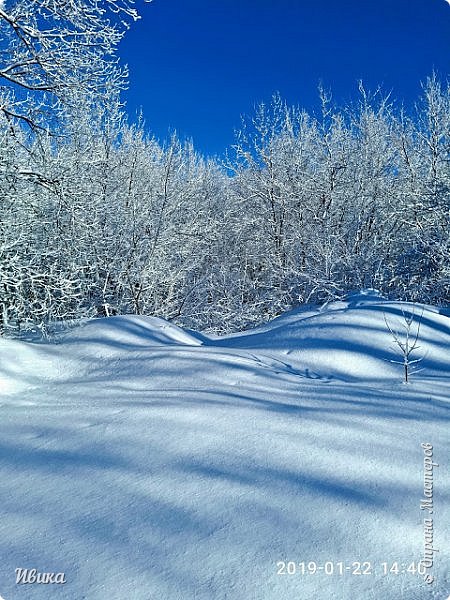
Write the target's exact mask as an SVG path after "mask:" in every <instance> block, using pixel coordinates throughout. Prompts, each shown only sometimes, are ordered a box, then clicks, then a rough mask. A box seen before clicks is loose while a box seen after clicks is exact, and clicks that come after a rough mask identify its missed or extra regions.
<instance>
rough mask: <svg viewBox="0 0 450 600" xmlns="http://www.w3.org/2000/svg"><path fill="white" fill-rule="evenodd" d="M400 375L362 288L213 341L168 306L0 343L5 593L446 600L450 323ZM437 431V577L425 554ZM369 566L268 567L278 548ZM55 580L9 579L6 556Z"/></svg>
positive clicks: (432, 332) (398, 310) (436, 323)
mask: <svg viewBox="0 0 450 600" xmlns="http://www.w3.org/2000/svg"><path fill="white" fill-rule="evenodd" d="M422 308H423V315H422V318H421V320H422V323H421V329H420V338H419V339H420V349H419V350H418V355H420V356H421V357H423V360H422V362H421V363H420V367H421V369H422V370H421V371H420V372H419V373H417V374H415V375H413V376H412V379H411V381H412V383H411V384H410V385H405V384H403V383H402V367H401V365H398V364H396V363H393V362H391V360H393V359H395V358H398V354H396V351H395V349H394V345H393V343H392V336H391V334H390V333H389V331H388V330H387V328H386V324H385V317H387V318H388V319H389V322H392V323H393V324H394V325H395V326H398V327H399V329H400V330H401V323H402V319H403V315H402V310H403V311H404V312H406V313H408V311H410V312H411V311H412V310H413V307H412V305H408V304H406V303H397V302H393V301H389V300H386V299H384V298H382V297H381V296H379V295H378V294H376V293H368V292H364V293H360V294H353V295H350V296H349V297H348V298H347V299H345V300H342V301H340V302H335V303H330V304H328V305H325V306H322V307H313V306H309V307H306V308H304V309H297V310H294V311H292V312H290V313H287V314H286V315H283V316H281V317H279V318H278V319H275V320H274V321H272V322H271V323H269V324H266V325H264V326H261V327H259V328H257V329H254V330H252V331H248V332H244V333H241V334H234V335H231V336H225V337H220V338H212V337H211V338H208V337H206V336H204V335H201V334H196V333H195V332H190V331H185V330H183V329H181V328H179V327H176V326H175V325H173V324H171V323H168V322H166V321H164V320H163V319H158V318H153V317H137V316H121V317H109V318H104V319H97V320H92V321H87V322H85V323H83V324H81V325H80V326H79V327H77V328H75V329H72V330H71V331H69V332H66V333H60V334H58V336H57V337H56V339H54V340H52V342H46V343H30V342H24V341H17V340H11V339H4V338H3V339H0V352H1V363H0V386H1V387H0V390H1V392H0V411H1V413H0V414H1V434H2V435H1V441H0V495H1V498H2V503H1V505H0V511H1V516H0V534H1V535H0V540H1V550H2V561H1V564H0V594H1V595H2V596H3V597H4V598H5V600H10V599H12V598H14V599H22V598H23V599H25V598H26V599H27V600H28V599H31V600H34V599H44V598H45V599H47V598H53V597H55V598H56V597H57V598H60V599H64V600H65V599H67V600H69V599H70V600H73V599H77V600H78V599H80V600H81V599H83V598H85V599H89V600H119V599H120V600H123V599H124V598H127V599H128V598H130V599H131V598H132V599H133V600H150V599H161V600H178V599H180V600H191V599H192V600H194V599H195V600H225V599H227V600H299V599H300V600H316V599H319V598H320V599H321V600H334V599H339V600H350V599H351V600H353V599H356V598H357V599H358V600H379V599H381V598H382V599H383V600H398V599H404V600H424V599H428V598H433V599H442V598H446V597H447V596H448V592H449V589H450V580H449V575H448V559H449V552H450V542H449V537H448V523H449V522H450V495H449V491H448V490H449V489H450V487H449V485H450V475H449V463H448V457H449V455H450V453H449V449H450V448H449V446H450V444H449V442H450V439H449V433H448V432H449V427H448V419H449V415H450V412H449V409H450V393H449V391H450V352H449V347H450V320H449V317H448V316H446V315H445V314H444V311H442V310H441V309H439V308H437V307H432V306H423V307H422V306H420V307H417V306H416V307H414V311H415V314H416V315H417V318H418V317H419V315H420V314H421V311H422ZM424 442H429V443H431V444H432V445H433V457H434V459H435V462H437V463H439V467H436V468H435V469H434V497H433V500H434V513H433V523H434V542H433V547H434V548H436V549H438V550H439V552H437V553H436V554H435V559H434V565H433V567H432V568H431V569H430V570H429V573H430V574H432V575H433V576H434V578H435V581H434V583H432V584H427V583H425V582H424V580H423V577H422V576H419V575H417V574H416V575H413V574H411V573H406V572H404V573H399V574H398V575H395V574H388V575H383V574H382V572H381V570H382V563H383V562H388V563H391V562H393V561H398V562H399V563H400V564H401V563H403V564H404V565H405V566H408V565H409V564H410V563H411V562H413V561H415V562H416V563H417V562H418V561H419V560H420V559H421V558H422V556H423V552H424V533H423V518H424V516H427V515H425V513H424V511H423V510H421V509H420V501H421V499H422V498H423V458H424V451H423V449H422V447H421V443H424ZM279 561H286V562H287V561H295V562H296V563H297V565H298V563H300V562H306V563H307V562H309V561H315V562H316V563H317V564H318V565H324V563H325V562H326V561H332V562H333V563H334V565H335V569H337V568H338V567H337V566H336V565H337V563H339V562H343V563H345V564H347V565H349V564H351V563H352V562H353V561H360V562H364V561H368V562H370V563H371V568H372V571H375V573H373V572H372V574H368V575H352V574H350V572H349V571H347V572H346V573H344V574H343V575H337V574H333V575H326V574H325V573H324V572H323V571H321V572H319V573H316V574H314V575H310V574H305V575H302V574H300V573H299V567H298V566H297V567H296V571H297V572H296V574H295V575H287V574H286V575H277V568H278V567H277V562H279ZM16 568H28V569H32V568H35V569H37V571H38V572H41V573H43V572H47V573H48V572H52V573H58V572H64V573H65V577H66V579H67V583H65V584H64V585H60V584H47V585H43V584H34V585H31V584H27V585H20V584H19V585H17V584H16V583H15V569H16Z"/></svg>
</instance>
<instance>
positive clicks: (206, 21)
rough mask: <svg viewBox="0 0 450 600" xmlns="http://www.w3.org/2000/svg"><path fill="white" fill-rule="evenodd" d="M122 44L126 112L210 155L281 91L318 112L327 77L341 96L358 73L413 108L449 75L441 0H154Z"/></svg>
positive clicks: (449, 40)
mask: <svg viewBox="0 0 450 600" xmlns="http://www.w3.org/2000/svg"><path fill="white" fill-rule="evenodd" d="M136 5H137V7H138V9H139V11H140V13H141V15H142V19H141V20H140V21H138V22H137V23H134V24H132V26H131V29H130V31H129V32H128V33H127V35H126V37H125V39H124V41H123V42H122V43H121V45H120V48H119V54H120V57H121V60H122V61H123V62H125V63H128V66H129V69H130V88H129V91H128V92H127V93H126V94H125V99H126V101H127V105H128V112H129V114H130V116H132V117H133V116H134V115H135V114H136V111H137V110H139V108H141V107H142V110H143V114H144V117H145V120H146V123H147V126H148V128H149V129H150V130H151V131H152V132H153V133H154V134H155V135H156V136H157V137H158V138H160V139H164V138H166V137H167V135H168V131H169V130H176V131H177V132H178V133H179V135H180V136H182V137H192V138H193V140H194V143H195V146H196V147H197V148H198V149H199V150H200V151H201V152H203V153H204V154H209V155H212V154H220V153H222V152H223V151H224V149H225V148H226V147H227V146H229V145H230V144H231V143H232V142H233V131H234V129H235V128H236V127H239V124H240V115H241V114H249V113H250V114H251V113H252V111H253V107H254V105H255V103H257V102H260V101H268V100H269V99H270V97H271V96H272V93H273V92H275V91H279V92H280V93H281V95H282V97H283V98H285V99H286V100H287V101H288V102H289V103H290V104H297V105H300V106H302V107H304V108H306V109H307V110H309V111H312V110H316V109H317V107H318V102H317V86H318V83H319V81H323V83H324V86H325V87H326V88H327V89H331V90H332V92H333V96H334V99H335V101H336V102H337V103H338V104H342V103H344V102H346V101H349V100H351V98H352V97H355V94H356V90H357V81H358V80H359V79H362V80H363V81H364V83H365V84H366V86H367V87H368V88H369V89H374V88H375V87H376V86H377V85H378V84H381V85H382V86H383V89H384V90H386V91H390V90H393V95H394V97H395V98H397V99H398V100H401V101H404V102H405V104H406V105H411V104H412V102H413V101H414V100H415V99H416V97H417V95H418V93H419V91H420V81H421V80H422V81H423V80H425V78H426V77H427V76H428V75H430V74H431V72H432V70H433V69H435V70H436V71H437V73H438V75H439V76H440V77H441V78H443V79H446V78H447V76H448V75H449V74H450V5H449V4H448V3H447V2H445V0H340V1H339V2H338V1H331V0H154V1H153V2H152V3H151V4H145V3H144V2H143V0H138V1H137V3H136Z"/></svg>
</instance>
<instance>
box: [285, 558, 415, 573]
mask: <svg viewBox="0 0 450 600" xmlns="http://www.w3.org/2000/svg"><path fill="white" fill-rule="evenodd" d="M276 568H277V575H316V574H319V573H323V574H325V575H357V576H359V575H361V576H364V575H401V574H404V573H408V574H410V575H424V574H425V572H426V568H425V567H424V565H422V564H421V562H420V561H418V562H415V561H412V562H409V563H404V562H400V561H390V562H380V563H377V564H375V563H372V562H371V561H362V562H361V561H354V562H344V561H331V560H330V561H326V562H324V563H317V562H315V561H309V562H303V561H302V562H295V561H281V560H280V561H278V562H277V563H276Z"/></svg>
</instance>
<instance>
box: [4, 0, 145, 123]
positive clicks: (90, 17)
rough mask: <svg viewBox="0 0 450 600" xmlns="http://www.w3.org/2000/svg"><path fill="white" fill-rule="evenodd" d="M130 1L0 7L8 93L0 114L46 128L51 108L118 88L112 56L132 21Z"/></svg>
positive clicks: (20, 2)
mask: <svg viewBox="0 0 450 600" xmlns="http://www.w3.org/2000/svg"><path fill="white" fill-rule="evenodd" d="M132 4H133V1H132V0H105V1H104V2H101V3H100V2H98V1H97V0H80V1H76V2H75V1H72V0H69V1H66V0H33V1H32V2H30V1H29V0H11V1H10V2H7V3H4V4H2V5H1V6H0V34H1V38H0V81H2V82H3V86H4V88H5V89H6V90H8V92H10V93H9V94H8V95H7V96H6V97H5V98H4V101H3V102H2V104H1V106H0V110H1V111H2V113H3V115H4V116H5V117H6V118H7V119H8V121H10V122H11V123H14V122H15V121H16V120H17V119H18V120H19V121H21V122H22V123H27V124H28V125H29V126H30V127H32V128H36V127H39V126H41V127H45V128H48V127H51V126H52V125H53V124H54V123H53V120H54V117H55V115H54V112H53V108H54V104H55V102H59V103H62V104H69V105H70V104H72V105H73V104H74V103H76V101H77V99H78V98H79V97H80V95H83V94H84V95H86V96H91V97H92V96H93V95H94V96H95V95H96V96H101V95H102V94H103V93H104V91H105V89H108V88H111V86H115V87H119V88H120V87H121V86H122V85H123V83H124V75H125V72H124V71H123V70H121V69H120V68H118V66H117V60H116V59H115V57H114V53H115V50H116V48H117V45H118V43H119V41H120V40H121V39H122V36H123V33H124V30H125V29H126V27H127V24H126V21H125V19H126V18H127V17H128V18H132V19H137V18H138V15H137V13H136V10H135V9H134V8H133V7H132Z"/></svg>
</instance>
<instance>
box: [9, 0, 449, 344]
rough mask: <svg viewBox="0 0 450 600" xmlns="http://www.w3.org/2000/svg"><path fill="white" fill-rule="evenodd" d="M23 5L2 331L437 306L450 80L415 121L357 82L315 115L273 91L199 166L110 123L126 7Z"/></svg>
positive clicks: (443, 291) (187, 147) (442, 273)
mask: <svg viewBox="0 0 450 600" xmlns="http://www.w3.org/2000/svg"><path fill="white" fill-rule="evenodd" d="M36 4H37V5H38V10H36V8H34V9H33V8H31V9H30V3H27V2H17V3H15V4H14V7H13V8H12V9H11V11H9V12H7V7H6V8H5V7H3V8H1V7H0V20H1V26H2V34H3V36H2V42H1V46H0V50H1V55H0V77H1V79H2V86H1V89H0V94H1V97H0V137H1V143H0V170H1V178H0V187H1V189H0V193H1V198H2V202H1V205H0V211H1V214H0V303H1V321H0V323H1V330H2V331H8V332H11V333H14V332H17V331H19V330H21V329H23V328H27V327H30V326H32V327H38V328H40V329H41V330H43V331H44V330H45V329H46V327H47V326H48V324H49V323H51V322H54V321H55V320H67V319H75V318H79V317H93V316H105V315H106V316H109V315H114V314H128V313H132V314H136V315H154V316H161V317H164V318H166V319H169V320H173V321H174V322H175V323H177V324H179V325H181V326H185V327H189V328H194V329H197V330H203V331H207V332H215V333H227V332H232V331H237V330H241V329H243V328H245V327H249V326H252V325H255V324H258V323H261V322H264V321H267V320H269V319H271V318H273V317H275V316H277V315H279V314H281V313H282V312H283V311H286V310H288V309H289V308H291V307H295V306H297V305H300V304H304V303H310V302H324V301H327V300H331V299H336V298H341V297H343V296H344V295H345V294H346V293H348V292H349V291H351V290H355V289H361V288H366V287H372V288H376V289H378V290H380V291H381V292H382V293H383V294H384V295H385V296H387V297H390V298H397V299H401V300H410V301H420V302H426V303H433V304H436V305H443V304H446V303H447V302H448V299H449V291H450V266H449V265H450V241H449V235H448V232H449V225H450V88H449V86H448V84H447V82H443V81H441V80H440V79H439V77H438V76H437V75H434V74H432V75H431V76H430V78H429V79H428V81H426V82H424V84H423V86H422V89H423V93H422V96H421V97H420V98H418V99H417V105H416V108H415V110H412V111H406V110H403V109H402V107H401V105H400V104H399V103H397V102H396V101H395V100H394V99H393V98H391V97H389V95H384V94H383V93H382V92H380V91H376V92H375V93H370V92H369V91H366V90H365V88H364V86H363V84H362V83H361V84H360V94H359V99H358V101H356V102H353V103H352V104H350V105H348V106H344V107H337V106H335V105H334V103H333V100H332V96H331V94H330V93H329V92H328V91H327V90H325V89H320V90H319V92H318V100H320V102H318V106H321V109H320V110H318V111H317V114H308V113H307V112H305V111H304V110H302V109H301V108H300V107H297V106H289V105H287V104H286V102H285V101H284V100H283V98H281V97H280V95H279V94H275V95H274V96H273V98H272V101H271V102H268V103H266V104H264V103H261V104H259V105H257V106H256V107H255V111H254V114H253V115H249V116H247V117H245V118H243V121H242V127H241V128H240V130H239V131H237V132H236V137H235V144H234V145H233V146H232V147H231V148H229V149H228V150H227V152H226V155H225V156H226V157H225V158H223V157H221V158H214V157H212V158H209V157H205V156H202V155H201V154H199V153H198V152H197V151H196V149H195V147H194V145H193V143H191V142H190V141H184V140H181V139H179V138H178V137H177V135H175V134H174V135H172V136H171V137H169V139H167V140H166V141H164V142H160V141H158V140H157V139H155V138H154V137H153V136H152V134H151V133H150V131H151V123H149V124H148V123H146V122H145V118H141V119H139V120H138V122H137V124H130V122H129V120H128V119H127V117H126V113H125V109H124V106H123V105H122V104H121V102H120V94H121V90H122V89H123V88H124V86H125V85H126V71H125V70H124V69H121V68H120V67H119V66H118V63H117V60H116V57H115V51H116V48H117V44H118V43H119V41H120V39H121V37H122V35H123V34H124V33H125V30H126V25H125V24H124V23H123V21H124V20H126V19H128V20H132V19H133V18H137V15H136V13H135V11H134V9H133V8H131V7H130V5H129V4H128V3H126V2H122V0H109V1H108V2H105V3H103V4H104V5H105V8H104V9H102V10H100V9H99V8H98V6H97V4H98V3H93V2H86V3H82V2H81V3H77V5H78V6H81V7H82V6H83V4H85V5H86V6H85V7H84V8H80V9H77V10H75V9H74V8H73V6H72V4H73V3H61V2H53V1H51V0H48V1H42V2H39V3H36ZM96 6H97V8H96ZM83 11H84V12H83ZM119 17H120V18H119ZM108 19H109V20H108ZM56 30H57V31H58V32H59V34H58V35H56V33H55V32H56Z"/></svg>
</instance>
